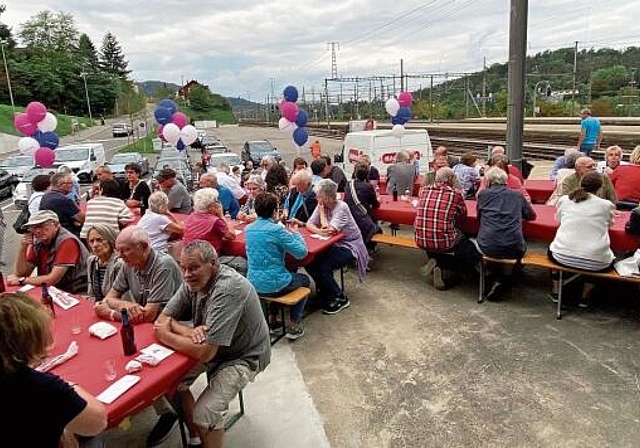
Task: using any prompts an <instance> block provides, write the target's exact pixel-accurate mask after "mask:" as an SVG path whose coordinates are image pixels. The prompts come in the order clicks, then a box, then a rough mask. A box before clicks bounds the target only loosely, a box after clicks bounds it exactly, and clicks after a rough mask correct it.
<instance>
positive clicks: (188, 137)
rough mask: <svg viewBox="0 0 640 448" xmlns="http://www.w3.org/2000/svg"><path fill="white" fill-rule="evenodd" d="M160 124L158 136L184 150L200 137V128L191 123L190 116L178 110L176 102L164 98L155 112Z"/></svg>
mask: <svg viewBox="0 0 640 448" xmlns="http://www.w3.org/2000/svg"><path fill="white" fill-rule="evenodd" d="M153 116H154V117H155V119H156V121H157V122H158V124H159V125H160V126H158V137H160V138H161V139H162V140H164V141H165V142H169V143H171V144H172V145H174V146H175V147H176V149H177V150H178V151H183V150H184V149H185V148H186V147H187V146H189V145H190V144H192V143H193V142H195V141H196V139H197V138H198V130H197V129H196V128H195V127H193V126H191V125H190V124H189V118H188V117H187V116H186V115H185V114H183V113H182V112H180V111H178V106H177V105H176V103H175V102H174V101H172V100H170V99H164V100H162V101H160V102H159V103H158V107H156V110H155V111H154V112H153Z"/></svg>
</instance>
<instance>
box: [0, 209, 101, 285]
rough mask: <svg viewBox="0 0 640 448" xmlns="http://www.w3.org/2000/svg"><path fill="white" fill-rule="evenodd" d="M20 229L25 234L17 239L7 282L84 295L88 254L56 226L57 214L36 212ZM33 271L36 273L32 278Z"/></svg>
mask: <svg viewBox="0 0 640 448" xmlns="http://www.w3.org/2000/svg"><path fill="white" fill-rule="evenodd" d="M24 227H25V228H27V229H28V230H29V233H27V234H26V235H25V236H24V237H23V238H22V239H21V240H20V246H19V247H18V256H17V257H16V265H15V270H14V272H15V274H12V275H9V276H7V283H8V284H9V285H20V286H23V285H34V286H38V285H42V284H43V283H46V284H47V285H50V286H56V287H57V288H59V289H62V290H63V291H67V292H74V293H80V292H82V293H84V292H86V291H87V259H88V258H89V252H88V251H87V249H86V248H85V247H84V244H82V243H81V242H80V240H79V239H78V238H77V237H76V236H75V235H73V234H72V233H71V232H69V231H68V230H66V229H64V228H63V227H61V226H60V222H59V220H58V215H56V214H55V213H54V212H52V211H51V210H40V211H39V212H37V213H35V214H34V215H31V217H30V218H29V221H28V222H27V223H26V224H25V225H24ZM34 268H37V270H38V274H37V275H35V276H34V275H32V272H33V270H34Z"/></svg>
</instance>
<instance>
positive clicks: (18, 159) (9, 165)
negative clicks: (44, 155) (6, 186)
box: [0, 156, 33, 179]
mask: <svg viewBox="0 0 640 448" xmlns="http://www.w3.org/2000/svg"><path fill="white" fill-rule="evenodd" d="M31 168H33V156H13V157H9V158H8V159H5V160H3V161H1V162H0V169H2V170H6V171H8V172H9V174H13V175H14V176H16V177H17V178H18V179H22V177H23V176H24V175H25V173H26V172H27V171H29V170H30V169H31Z"/></svg>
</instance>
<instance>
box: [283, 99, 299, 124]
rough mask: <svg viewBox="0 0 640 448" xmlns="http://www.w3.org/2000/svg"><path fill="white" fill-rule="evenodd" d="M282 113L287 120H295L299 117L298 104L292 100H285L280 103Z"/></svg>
mask: <svg viewBox="0 0 640 448" xmlns="http://www.w3.org/2000/svg"><path fill="white" fill-rule="evenodd" d="M280 113H281V114H282V116H283V117H284V118H286V119H287V120H289V121H292V122H294V121H296V118H298V105H297V104H296V103H292V102H290V101H283V102H282V104H280Z"/></svg>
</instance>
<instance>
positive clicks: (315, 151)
mask: <svg viewBox="0 0 640 448" xmlns="http://www.w3.org/2000/svg"><path fill="white" fill-rule="evenodd" d="M321 153H322V148H321V147H320V142H319V141H318V140H316V141H315V142H313V144H312V145H311V160H318V158H319V157H320V154H321Z"/></svg>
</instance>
